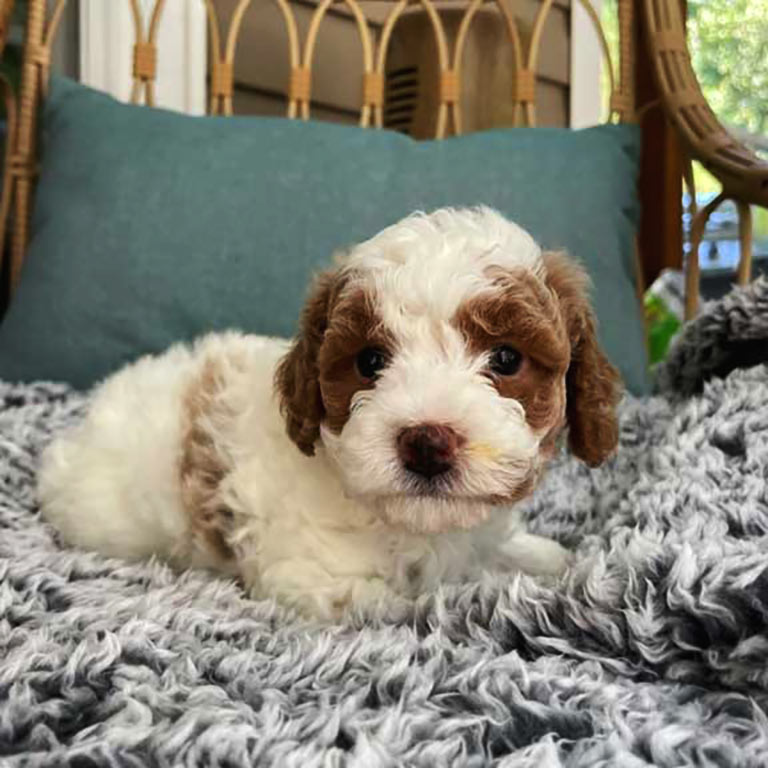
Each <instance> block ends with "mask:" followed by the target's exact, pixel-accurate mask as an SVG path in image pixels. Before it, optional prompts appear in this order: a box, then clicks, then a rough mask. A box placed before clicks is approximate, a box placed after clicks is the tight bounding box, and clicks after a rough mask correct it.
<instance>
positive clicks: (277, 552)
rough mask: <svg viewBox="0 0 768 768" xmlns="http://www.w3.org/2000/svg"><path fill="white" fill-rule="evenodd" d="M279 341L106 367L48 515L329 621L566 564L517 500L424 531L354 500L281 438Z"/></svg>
mask: <svg viewBox="0 0 768 768" xmlns="http://www.w3.org/2000/svg"><path fill="white" fill-rule="evenodd" d="M287 350H288V343H287V342H285V341H282V340H277V339H268V338H263V337H258V336H245V335H240V334H235V333H227V334H217V335H211V336H208V337H206V338H204V339H202V340H200V341H199V342H197V343H196V344H195V345H194V346H191V347H187V346H177V347H174V348H172V349H171V350H169V351H168V352H167V353H165V354H164V355H162V356H160V357H147V358H143V359H141V360H139V361H138V362H136V363H134V364H133V365H131V366H129V367H127V368H125V369H123V370H122V371H120V372H119V373H117V374H115V375H114V376H112V377H111V378H110V379H108V380H107V381H106V382H105V384H104V385H103V386H102V387H101V388H100V389H98V390H97V392H96V394H95V397H94V399H93V402H92V404H91V406H90V409H89V413H88V416H87V418H86V420H85V421H84V422H83V423H82V424H80V425H79V426H78V427H76V428H75V429H74V430H73V431H72V432H71V433H70V434H68V435H66V436H64V437H63V438H61V439H59V440H57V441H56V442H55V443H53V444H52V446H51V448H50V449H49V450H48V451H47V452H46V455H45V463H44V467H43V470H42V472H41V481H40V497H41V501H42V503H43V506H44V509H45V513H46V517H47V519H48V520H49V521H50V522H51V523H53V524H54V525H55V526H56V527H57V528H58V529H59V530H60V532H61V533H62V535H63V537H64V538H65V539H66V540H67V541H68V542H69V543H71V544H73V545H76V546H80V547H84V548H87V549H94V550H97V551H99V552H103V553H104V554H107V555H112V556H116V557H124V558H132V559H141V558H148V557H150V556H153V555H154V556H157V557H159V558H161V559H163V560H167V561H169V562H170V563H172V564H173V565H175V566H176V567H179V568H185V567H202V568H210V569H213V570H219V571H222V572H224V573H227V574H230V575H240V576H241V578H242V579H243V581H244V583H245V585H246V587H247V588H248V589H249V591H250V592H251V594H253V596H254V597H264V596H275V597H277V598H279V599H281V600H283V601H285V602H288V603H291V604H294V605H296V606H297V607H299V608H300V609H302V610H305V611H306V612H308V613H312V614H315V615H320V616H323V617H331V616H334V615H336V614H337V613H338V612H339V610H340V609H342V608H344V607H346V606H347V605H349V604H355V605H358V606H361V605H362V606H365V605H366V604H369V603H371V602H376V601H378V600H379V599H380V598H385V599H392V598H393V597H394V594H395V593H396V594H400V595H404V596H413V595H415V594H417V593H419V592H421V591H424V590H428V589H430V588H434V587H435V586H436V585H437V584H439V583H440V582H441V581H455V580H458V579H462V578H473V577H476V576H477V575H478V574H479V573H480V571H481V570H482V569H487V570H495V569H499V568H507V569H508V568H512V567H516V568H520V567H525V569H526V570H529V571H533V572H538V573H553V574H554V573H557V572H559V571H560V570H561V569H562V567H563V565H564V559H565V554H566V553H565V551H564V550H562V548H560V547H559V546H558V545H557V544H555V543H554V542H549V541H547V540H544V539H537V537H533V536H529V535H528V534H526V533H525V532H524V530H523V529H522V527H521V526H520V525H519V523H518V521H517V516H516V515H515V514H513V512H512V510H509V515H498V516H496V517H494V518H493V519H492V520H491V521H489V522H487V523H486V524H484V525H481V526H479V527H478V528H475V529H472V530H470V531H463V530H459V531H453V532H447V533H434V534H417V533H409V532H407V531H403V530H393V529H392V528H390V527H389V526H387V525H386V523H385V522H383V521H382V520H381V519H380V518H379V517H378V516H377V514H376V512H375V511H374V510H373V509H371V508H369V507H368V506H367V505H365V504H364V503H360V502H358V501H356V500H353V499H350V498H348V497H347V495H346V494H345V492H344V489H343V487H342V485H341V481H340V480H339V478H338V475H337V473H336V472H335V471H334V469H333V467H332V465H331V461H330V459H329V457H328V455H327V453H326V451H325V449H324V448H323V447H322V446H318V450H317V454H316V456H314V457H308V456H306V455H304V454H302V453H301V452H300V451H297V450H296V447H295V446H294V445H293V443H292V442H291V441H290V440H289V438H288V437H287V435H286V433H285V423H284V421H283V419H282V417H281V416H280V410H279V407H278V404H277V401H276V398H275V396H274V394H273V386H272V381H273V378H274V372H275V368H276V365H277V363H278V361H279V360H280V358H282V356H283V355H285V353H286V352H287ZM211 376H214V377H215V382H212V381H211ZM211 385H213V390H212V391H211V394H212V395H213V398H214V399H215V404H213V403H212V405H213V408H212V411H210V412H209V413H208V414H207V415H206V416H205V417H203V420H204V421H205V420H208V419H210V420H211V421H210V422H209V423H206V424H204V426H203V429H208V428H210V434H211V435H213V434H215V436H216V437H215V440H216V452H217V454H218V455H220V456H221V457H227V458H228V459H230V462H231V463H230V464H229V466H228V467H226V468H224V471H225V472H226V473H227V474H226V476H225V477H223V478H222V479H221V481H220V483H219V487H218V490H217V492H216V496H217V502H216V504H219V503H220V504H221V505H222V508H221V509H223V508H226V510H227V512H226V513H225V514H224V515H221V514H220V513H221V509H216V508H215V505H214V509H213V516H212V517H211V518H207V519H206V518H205V512H204V511H202V510H200V509H199V508H197V509H190V506H189V505H188V504H185V496H186V495H187V493H186V492H185V490H186V489H185V483H186V484H189V483H190V482H191V483H195V482H197V481H196V480H195V479H194V478H192V479H190V478H189V477H186V478H185V477H184V474H183V472H184V464H185V462H189V461H190V460H192V459H191V458H190V457H189V456H188V455H185V451H188V450H189V447H188V446H189V436H190V433H192V432H194V431H195V430H196V429H197V428H199V427H196V426H195V425H194V424H193V423H191V419H192V418H194V414H193V413H191V410H192V409H193V405H192V401H193V400H194V399H195V398H200V397H204V398H205V397H207V396H208V395H207V394H206V393H205V389H206V387H209V386H211ZM212 414H213V415H212ZM187 471H191V470H190V468H189V467H188V468H187ZM216 471H217V470H215V469H214V472H216ZM195 512H197V515H196V514H195ZM230 514H231V519H230ZM513 548H516V549H517V550H518V551H517V552H513ZM520 555H523V556H522V557H520Z"/></svg>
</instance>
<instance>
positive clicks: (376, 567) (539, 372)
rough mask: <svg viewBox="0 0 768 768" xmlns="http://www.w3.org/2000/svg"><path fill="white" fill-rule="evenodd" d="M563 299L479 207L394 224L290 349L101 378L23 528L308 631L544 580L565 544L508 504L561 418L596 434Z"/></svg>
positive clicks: (550, 278) (556, 568) (587, 329)
mask: <svg viewBox="0 0 768 768" xmlns="http://www.w3.org/2000/svg"><path fill="white" fill-rule="evenodd" d="M569 270H570V271H569ZM582 289H583V279H582V276H581V273H580V272H578V271H573V269H572V268H570V267H567V266H566V265H565V262H563V261H562V260H561V259H559V257H550V258H549V259H547V258H546V257H544V256H542V254H541V253H540V251H539V250H538V248H537V246H536V245H535V243H533V241H532V240H531V239H530V238H529V237H528V236H527V235H526V234H525V233H523V232H522V230H519V228H517V227H515V226H514V225H512V224H510V223H509V222H506V221H504V219H502V218H501V217H500V216H498V214H495V213H493V212H490V211H487V210H484V209H481V210H479V211H458V212H457V211H439V212H436V213H435V214H433V215H431V216H429V217H424V216H423V217H413V218H410V219H407V220H405V221H404V222H402V223H401V224H399V225H396V226H395V227H392V228H390V230H385V231H384V232H383V233H381V234H380V235H379V236H377V237H376V238H373V239H372V240H371V241H369V242H368V243H366V244H363V245H362V246H359V247H358V248H357V249H355V250H354V251H353V252H352V255H351V257H350V258H349V259H348V260H347V262H346V264H345V266H343V267H342V268H341V269H339V270H338V271H336V272H334V273H332V274H330V275H327V276H326V277H325V278H324V279H322V280H321V281H320V283H319V284H318V286H317V287H316V289H315V292H314V294H313V295H312V297H311V298H310V300H309V302H308V304H307V307H306V309H305V313H304V317H303V320H302V331H301V333H300V334H299V336H298V337H297V339H296V340H294V342H293V343H292V344H289V343H288V342H283V341H279V340H274V339H266V338H262V337H256V336H246V335H242V334H237V333H225V334H215V335H211V336H209V337H206V338H204V339H202V340H200V341H199V342H197V343H196V344H195V345H194V346H192V347H185V346H178V347H174V348H172V349H171V350H169V351H168V352H167V353H165V354H164V355H162V356H159V357H150V358H145V359H142V360H140V361H138V362H137V363H135V364H134V365H132V366H129V367H128V368H126V369H124V370H123V371H121V372H119V373H117V374H116V375H114V376H113V377H112V378H110V379H108V380H107V381H106V382H105V383H104V384H103V385H102V386H101V387H100V388H99V389H98V390H97V392H96V393H95V396H94V399H93V402H92V404H91V406H90V410H89V413H88V415H87V417H86V419H85V421H84V422H83V423H82V424H81V425H80V426H78V427H77V428H75V429H74V430H73V431H72V432H70V433H69V434H67V435H65V436H63V437H61V438H60V439H59V440H57V441H56V442H54V444H53V445H52V446H51V447H50V448H49V450H48V451H47V453H46V455H45V457H44V462H43V467H42V470H41V479H40V498H41V502H42V506H43V511H44V514H45V516H46V517H47V519H48V520H50V521H51V522H52V523H54V525H56V526H57V527H58V528H59V530H60V531H61V533H62V534H63V536H64V538H65V539H66V540H67V541H69V542H70V543H72V544H76V545H79V546H83V547H87V548H93V549H96V550H98V551H101V552H104V553H106V554H109V555H115V556H120V557H129V558H144V557H148V556H151V555H156V556H158V557H161V558H163V559H166V560H168V561H170V562H171V563H173V564H174V565H175V566H177V567H180V568H185V567H207V568H212V569H215V570H219V571H222V572H224V573H228V574H231V575H237V576H239V577H240V578H241V579H242V581H243V582H244V584H245V586H246V587H247V589H248V590H249V591H250V592H251V593H252V594H253V595H254V596H256V597H262V596H274V597H277V598H278V599H281V600H283V601H285V602H287V603H289V604H292V605H295V606H296V607H298V608H300V609H302V610H304V611H305V612H307V613H310V614H314V615H319V616H322V617H333V616H336V615H338V614H339V613H340V612H341V611H342V610H343V609H344V608H345V607H347V606H349V605H354V606H358V607H364V606H367V605H369V604H371V603H374V602H378V601H379V600H381V599H384V600H393V599H396V598H397V597H398V596H405V597H408V596H413V595H415V594H418V593H419V592H422V591H424V590H429V589H431V588H433V587H435V586H436V585H437V584H439V583H440V582H443V581H455V580H459V579H467V578H474V577H476V576H477V575H478V574H479V573H480V572H481V571H483V570H490V571H493V570H500V569H503V570H509V569H522V570H525V571H528V572H531V573H535V574H556V573H559V572H560V571H561V570H562V568H563V567H564V564H565V561H566V553H565V551H564V550H563V549H562V548H560V547H559V545H557V544H555V543H554V542H550V541H547V540H544V539H541V538H538V537H534V536H530V535H529V534H527V533H525V531H524V530H523V529H522V527H521V526H520V524H519V521H518V516H517V514H516V512H515V510H514V507H513V504H514V502H515V501H516V500H518V499H519V498H521V497H523V496H525V495H526V494H528V493H529V492H530V491H531V489H532V488H533V487H534V485H535V482H536V480H537V478H538V477H539V475H540V473H541V471H542V469H543V467H544V465H545V463H546V460H547V459H548V458H549V456H550V455H551V453H552V451H553V450H554V444H555V438H556V436H557V434H558V433H559V432H560V430H561V429H562V427H563V426H564V423H565V416H566V412H567V413H568V419H569V421H570V422H571V440H570V442H571V446H572V447H573V448H574V450H575V451H576V452H577V454H579V455H580V456H581V457H582V458H584V459H585V460H587V461H588V462H589V463H597V462H598V461H600V460H601V459H602V458H604V456H605V455H607V453H609V452H610V451H611V450H612V449H613V446H614V445H615V442H616V434H615V432H616V425H615V419H614V417H613V405H614V403H615V394H614V383H615V374H614V372H613V369H612V368H611V367H610V366H609V365H608V364H607V362H606V361H605V360H604V358H602V355H601V354H600V353H599V350H598V348H597V346H596V343H595V341H594V332H593V326H592V322H591V314H590V313H589V311H588V306H587V305H586V304H585V303H584V302H585V300H584V298H583V296H582V292H583V291H582ZM499 350H501V352H499ZM510 350H511V351H510ZM505 366H506V367H505ZM273 380H275V381H276V385H277V395H276V394H274V393H273ZM566 383H567V384H568V387H566ZM566 389H568V396H569V400H568V403H567V404H566ZM280 404H282V414H281V408H280ZM286 421H287V434H286ZM294 443H295V444H296V445H298V447H299V448H300V449H301V450H297V448H296V445H294Z"/></svg>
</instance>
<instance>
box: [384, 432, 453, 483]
mask: <svg viewBox="0 0 768 768" xmlns="http://www.w3.org/2000/svg"><path fill="white" fill-rule="evenodd" d="M463 442H464V439H463V438H462V437H461V436H460V435H459V434H458V433H457V432H456V430H454V429H452V428H451V427H448V426H445V425H443V424H420V425H418V426H415V427H406V428H405V429H403V430H402V431H401V432H400V434H399V435H398V436H397V453H398V455H399V457H400V461H401V462H402V463H403V466H404V467H405V468H406V469H407V470H408V471H409V472H412V473H413V474H415V475H419V476H420V477H424V478H427V479H428V480H429V479H432V478H433V477H437V476H438V475H443V474H445V473H446V472H448V471H450V470H451V469H453V467H454V465H455V464H456V455H457V453H458V450H459V448H460V447H461V445H462V443H463Z"/></svg>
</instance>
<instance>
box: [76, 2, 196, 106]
mask: <svg viewBox="0 0 768 768" xmlns="http://www.w3.org/2000/svg"><path fill="white" fill-rule="evenodd" d="M140 5H141V6H142V9H143V12H144V13H143V15H144V23H145V30H144V32H145V34H146V25H147V24H148V23H149V17H150V15H151V12H152V8H153V6H154V0H140ZM206 32H207V30H206V18H205V7H204V5H203V2H202V0H198V1H197V2H194V1H193V0H169V2H166V4H165V8H164V10H163V15H162V18H161V19H160V28H159V30H158V40H157V51H158V53H157V83H156V101H157V105H158V106H161V107H165V108H167V109H174V110H177V111H180V112H187V113H189V114H196V115H201V114H204V113H205V101H206V99H205V78H206V51H207V48H206ZM134 37H135V30H134V24H133V15H132V14H131V10H130V4H129V2H128V0H80V80H81V81H82V82H83V83H85V84H86V85H89V86H91V87H92V88H97V89H99V90H101V91H106V92H107V93H110V94H112V95H113V96H114V97H115V98H118V99H120V100H122V101H127V100H128V99H129V97H130V93H131V85H132V72H131V68H132V61H133V43H134Z"/></svg>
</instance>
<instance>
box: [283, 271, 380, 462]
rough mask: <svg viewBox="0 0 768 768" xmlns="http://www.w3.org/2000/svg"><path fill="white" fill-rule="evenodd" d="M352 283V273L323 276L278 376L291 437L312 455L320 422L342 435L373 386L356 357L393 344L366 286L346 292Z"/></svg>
mask: <svg viewBox="0 0 768 768" xmlns="http://www.w3.org/2000/svg"><path fill="white" fill-rule="evenodd" d="M348 282H349V279H348V275H346V274H343V273H338V272H327V273H325V274H323V275H321V276H320V277H319V278H318V280H317V281H316V283H315V285H314V287H313V289H312V291H311V292H310V296H309V299H308V301H307V303H306V305H305V307H304V311H303V313H302V316H301V323H300V331H299V335H298V336H297V338H296V340H295V341H294V343H293V346H292V347H291V350H290V352H289V353H288V354H287V355H286V356H285V357H284V358H283V360H282V361H281V362H280V365H279V366H278V369H277V373H276V376H275V388H276V390H277V392H278V394H279V396H280V403H281V407H282V410H283V413H284V414H285V419H286V424H287V429H288V435H289V437H290V438H291V439H292V440H293V441H294V442H295V443H296V444H297V445H298V446H299V448H300V449H301V450H302V452H303V453H306V454H307V455H308V456H312V455H313V454H314V451H315V449H314V445H315V442H316V441H317V439H318V437H319V435H320V424H321V423H322V422H323V421H325V423H326V425H327V426H328V427H329V428H330V429H331V430H333V431H334V432H340V431H341V429H342V428H343V427H344V424H346V422H347V419H348V418H349V408H350V403H351V401H352V396H353V395H354V394H355V392H357V391H358V390H360V389H370V388H372V387H373V382H372V381H367V380H365V379H363V378H362V377H361V376H360V375H359V373H358V371H357V367H356V365H355V360H356V358H357V354H358V353H359V352H360V351H361V350H362V349H364V348H365V347H369V346H371V347H378V348H381V349H384V350H385V351H386V350H387V349H389V348H390V345H391V341H390V339H389V338H388V337H387V335H386V333H385V332H384V331H383V330H382V328H381V324H380V323H379V321H378V319H377V317H376V315H375V312H374V309H373V305H372V302H371V301H370V298H369V296H368V295H367V294H366V293H365V291H364V290H363V289H362V288H361V289H359V290H352V291H349V292H347V293H345V292H344V289H345V288H346V287H348Z"/></svg>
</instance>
